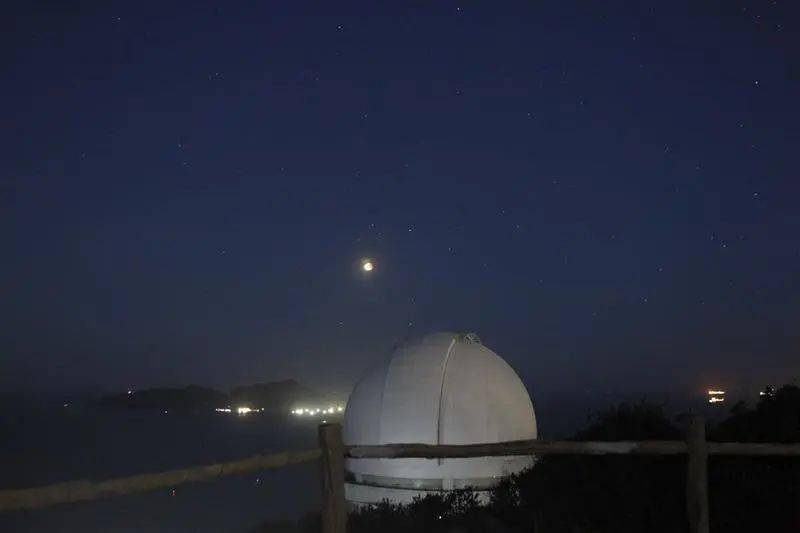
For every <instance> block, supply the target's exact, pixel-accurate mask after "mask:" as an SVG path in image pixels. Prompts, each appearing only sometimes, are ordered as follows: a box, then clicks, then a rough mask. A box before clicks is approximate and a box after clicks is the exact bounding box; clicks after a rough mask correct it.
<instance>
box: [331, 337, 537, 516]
mask: <svg viewBox="0 0 800 533" xmlns="http://www.w3.org/2000/svg"><path fill="white" fill-rule="evenodd" d="M535 438H536V417H535V415H534V412H533V405H532V404H531V399H530V396H529V395H528V391H527V390H526V389H525V385H523V383H522V381H521V380H520V379H519V377H518V376H517V374H516V372H514V370H513V369H512V368H511V367H510V366H509V365H508V363H506V362H505V361H504V360H503V359H502V358H501V357H500V356H498V355H497V354H495V353H494V352H493V351H491V350H489V349H488V348H486V347H485V346H483V345H482V344H481V342H480V340H479V339H478V337H477V336H476V335H475V334H473V333H468V334H456V333H435V334H431V335H428V336H426V337H424V338H423V339H422V340H421V341H418V342H416V343H412V344H409V345H406V346H403V347H401V348H399V349H397V350H396V351H395V352H394V353H393V354H392V357H391V358H390V359H389V360H388V361H386V362H384V363H383V364H381V365H378V366H377V367H375V368H373V369H371V370H370V371H369V372H367V374H366V375H365V376H364V377H362V378H361V380H360V381H359V382H358V383H357V384H356V386H355V388H354V389H353V392H352V393H351V394H350V399H349V400H348V402H347V410H346V412H345V416H344V430H343V440H344V443H345V444H348V445H367V444H399V443H421V444H476V443H489V442H503V441H512V440H522V439H535ZM532 462H533V459H532V458H531V457H529V456H525V457H476V458H469V459H347V460H346V462H345V470H346V471H345V477H346V482H347V484H346V487H345V494H346V497H347V500H348V501H349V502H351V503H353V504H369V503H377V502H380V501H381V500H383V499H389V500H391V501H394V502H409V501H411V499H412V498H413V497H414V496H417V495H424V494H425V491H442V490H450V489H457V488H465V487H472V488H473V489H476V490H487V489H489V488H491V487H492V486H494V485H495V484H497V483H498V482H499V480H500V478H502V477H503V476H505V475H508V474H511V473H514V472H518V471H520V470H522V469H524V468H525V467H527V466H529V465H531V464H532Z"/></svg>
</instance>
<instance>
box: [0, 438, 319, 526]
mask: <svg viewBox="0 0 800 533" xmlns="http://www.w3.org/2000/svg"><path fill="white" fill-rule="evenodd" d="M319 456H320V451H319V450H318V449H314V450H305V451H296V452H280V453H275V454H271V455H256V456H254V457H249V458H247V459H241V460H238V461H229V462H225V463H216V464H210V465H204V466H193V467H189V468H181V469H178V470H169V471H167V472H159V473H156V474H139V475H136V476H130V477H123V478H116V479H109V480H106V481H87V480H83V481H70V482H67V483H57V484H55V485H48V486H46V487H36V488H30V489H12V490H0V511H11V510H15V509H35V508H37V507H47V506H50V505H56V504H59V503H73V502H81V501H89V500H97V499H99V498H105V497H107V496H120V495H123V494H134V493H136V492H148V491H151V490H158V489H165V488H173V487H177V486H178V485H182V484H184V483H194V482H198V481H211V480H212V479H216V478H220V477H223V476H235V475H242V474H250V473H253V472H260V471H263V470H272V469H275V468H283V467H285V466H290V465H295V464H302V463H310V462H313V461H316V460H317V459H319Z"/></svg>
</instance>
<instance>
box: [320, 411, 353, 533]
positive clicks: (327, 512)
mask: <svg viewBox="0 0 800 533" xmlns="http://www.w3.org/2000/svg"><path fill="white" fill-rule="evenodd" d="M318 435H319V447H320V452H321V453H320V458H319V466H320V480H321V484H322V485H321V486H322V533H345V529H346V528H347V510H346V508H345V503H344V445H343V444H342V426H340V425H339V424H320V426H319V433H318Z"/></svg>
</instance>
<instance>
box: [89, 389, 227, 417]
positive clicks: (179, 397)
mask: <svg viewBox="0 0 800 533" xmlns="http://www.w3.org/2000/svg"><path fill="white" fill-rule="evenodd" d="M97 403H98V404H99V405H102V406H107V407H126V408H130V409H175V410H182V411H191V410H195V409H204V410H205V409H214V408H216V407H221V406H225V405H227V404H228V395H227V394H225V393H224V392H219V391H217V390H214V389H209V388H206V387H199V386H197V385H189V386H188V387H183V388H180V389H144V390H137V391H132V392H131V393H123V394H115V395H113V396H105V397H103V398H100V400H98V402H97Z"/></svg>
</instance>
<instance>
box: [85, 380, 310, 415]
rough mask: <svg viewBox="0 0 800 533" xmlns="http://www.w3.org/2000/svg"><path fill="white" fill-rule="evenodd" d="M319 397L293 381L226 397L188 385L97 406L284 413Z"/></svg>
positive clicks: (136, 393) (238, 390)
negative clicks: (231, 408) (243, 408)
mask: <svg viewBox="0 0 800 533" xmlns="http://www.w3.org/2000/svg"><path fill="white" fill-rule="evenodd" d="M319 400H320V397H319V396H318V395H317V394H316V393H315V392H313V391H312V390H311V389H308V388H306V387H304V386H302V385H300V384H299V383H298V382H297V381H295V380H293V379H287V380H284V381H275V382H271V383H257V384H255V385H248V386H244V387H236V388H235V389H233V390H232V391H231V393H230V394H226V393H224V392H220V391H217V390H214V389H210V388H206V387H198V386H196V385H190V386H188V387H183V388H175V389H145V390H137V391H132V392H131V394H128V393H127V392H125V393H122V394H116V395H113V396H106V397H104V398H101V399H99V400H98V401H97V404H98V405H100V406H106V407H117V408H120V407H122V408H130V409H171V410H181V411H194V410H202V411H208V410H210V409H214V408H217V407H225V406H227V405H235V406H247V407H253V408H260V407H264V408H265V409H266V410H274V411H286V410H288V409H290V408H291V407H292V406H293V405H294V404H295V403H301V402H314V401H319Z"/></svg>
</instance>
